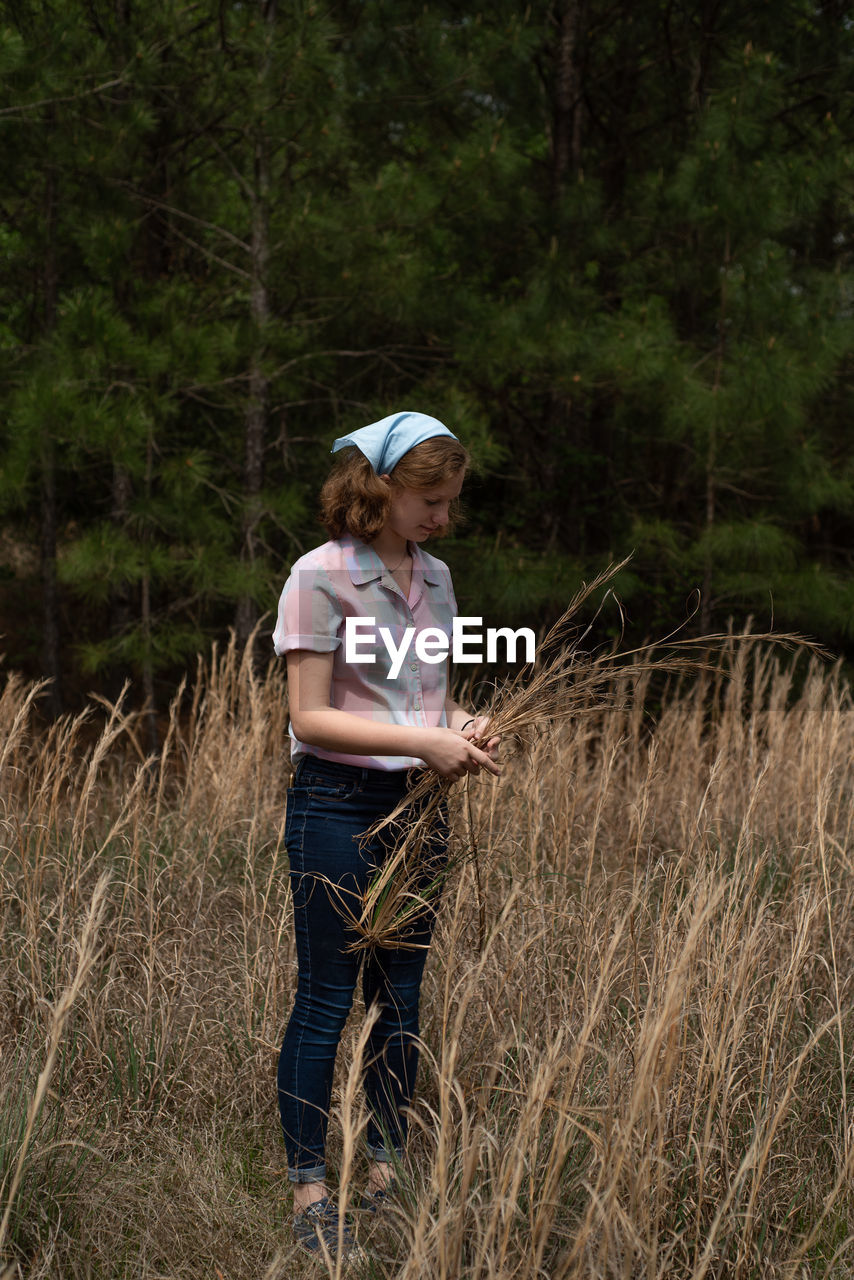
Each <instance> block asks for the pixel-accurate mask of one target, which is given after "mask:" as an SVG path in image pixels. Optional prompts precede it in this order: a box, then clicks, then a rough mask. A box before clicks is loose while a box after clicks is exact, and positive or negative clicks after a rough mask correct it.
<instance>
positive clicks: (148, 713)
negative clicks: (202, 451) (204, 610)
mask: <svg viewBox="0 0 854 1280" xmlns="http://www.w3.org/2000/svg"><path fill="white" fill-rule="evenodd" d="M153 469H154V442H153V440H152V438H151V435H150V434H149V437H148V447H147V450H146V458H145V498H146V505H148V504H150V502H151V480H152V472H153ZM150 540H151V535H150V533H149V532H148V531H146V534H145V542H146V551H147V550H148V543H149V542H150ZM139 609H140V615H141V622H142V641H143V658H142V693H143V697H144V699H145V730H146V739H147V746H148V750H149V751H150V752H151V753H152V754H154V753H156V752H157V751H159V749H160V734H159V733H158V731H157V703H156V699H155V693H154V655H153V652H152V644H151V636H152V626H151V573H150V570H149V567H148V565H147V564H146V567H145V570H144V572H143V575H142V584H141V587H140V601H139Z"/></svg>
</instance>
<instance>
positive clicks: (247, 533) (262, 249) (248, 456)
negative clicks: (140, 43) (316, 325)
mask: <svg viewBox="0 0 854 1280" xmlns="http://www.w3.org/2000/svg"><path fill="white" fill-rule="evenodd" d="M260 7H261V12H262V15H263V18H264V22H265V24H266V26H267V29H268V31H270V33H271V34H272V28H273V26H274V25H275V22H276V0H268V2H267V3H265V0H260ZM269 48H270V46H269V45H268V46H267V52H265V54H264V58H263V62H262V65H261V79H262V83H263V85H264V86H266V84H267V82H268V81H269V78H270V75H271V73H272V69H273V68H272V61H271V57H270V53H269ZM253 179H254V180H253V184H252V199H251V244H252V261H251V267H250V270H251V275H252V284H251V289H250V297H249V307H250V316H251V319H252V333H253V343H254V345H253V350H252V356H251V359H250V364H249V400H248V403H247V406H246V418H245V424H244V467H243V498H244V508H243V528H242V541H241V548H240V559H241V561H242V562H243V564H244V565H245V566H246V568H247V570H251V568H252V566H253V565H254V563H255V559H256V556H257V553H258V524H259V522H260V519H261V490H262V488H263V484H264V448H265V444H266V437H267V418H268V413H269V402H270V384H269V379H268V377H267V374H266V372H265V357H266V331H267V325H268V322H269V318H270V299H269V294H268V275H269V267H270V205H269V199H270V168H269V157H268V154H267V139H266V137H265V135H264V132H263V122H261V123H259V125H258V127H257V133H256V136H255V155H254V175H253ZM257 618H258V610H257V607H256V605H255V601H254V600H253V598H252V596H251V595H250V594H249V592H246V593H245V594H244V595H242V596H241V597H240V599H239V600H238V602H237V615H236V619H235V630H236V632H237V638H238V641H239V643H240V644H246V642H247V640H248V639H249V635H250V633H251V631H252V628H253V627H254V625H255V623H256V621H257Z"/></svg>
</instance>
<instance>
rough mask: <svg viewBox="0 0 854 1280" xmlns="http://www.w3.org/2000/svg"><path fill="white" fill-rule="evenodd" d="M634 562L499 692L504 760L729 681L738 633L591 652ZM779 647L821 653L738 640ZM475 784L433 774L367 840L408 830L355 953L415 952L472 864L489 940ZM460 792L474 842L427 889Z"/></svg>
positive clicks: (585, 600)
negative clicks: (703, 683) (677, 693)
mask: <svg viewBox="0 0 854 1280" xmlns="http://www.w3.org/2000/svg"><path fill="white" fill-rule="evenodd" d="M627 563H628V561H627V560H624V561H622V562H621V563H619V564H615V565H611V566H609V568H608V569H606V570H604V571H603V572H602V573H600V574H599V575H598V576H597V577H596V578H594V579H593V581H592V582H590V583H584V584H582V586H581V587H580V588H579V590H578V591H577V592H576V594H575V596H574V597H573V599H572V600H571V602H570V604H569V606H568V608H567V609H566V610H565V612H564V613H563V614H562V616H561V617H560V618H559V619H558V620H557V622H556V623H555V624H554V626H552V627H551V628H550V630H549V631H548V632H547V634H546V635H545V637H544V639H543V640H542V642H541V644H540V653H541V659H540V663H539V666H536V667H529V666H525V667H523V668H521V669H520V671H519V672H518V673H517V674H516V676H515V677H514V678H513V679H511V680H509V681H507V682H506V683H505V684H504V685H503V686H501V687H500V688H499V689H498V690H497V692H496V695H495V697H494V698H493V699H492V701H491V702H490V703H489V705H488V706H487V707H485V708H484V709H483V710H482V712H481V714H482V715H484V716H486V717H487V718H488V720H489V730H488V737H494V736H499V737H500V738H501V740H502V746H503V758H504V759H506V758H507V756H508V755H518V754H520V753H523V754H527V755H528V756H529V757H530V754H531V751H532V748H533V746H534V743H535V742H536V741H537V740H538V739H539V738H541V737H542V735H543V734H544V733H545V732H546V731H547V730H549V729H550V728H551V727H553V726H554V725H556V724H559V723H561V722H564V721H571V722H572V724H573V727H574V730H575V731H576V732H578V731H581V732H583V725H584V722H585V721H587V720H590V719H598V718H601V716H602V715H603V713H605V712H608V711H611V712H614V711H617V710H620V709H622V708H624V707H625V706H626V704H627V701H628V700H629V699H630V698H631V697H632V690H634V689H636V688H637V687H638V686H642V687H643V688H646V687H647V686H648V684H649V682H650V680H651V679H652V678H653V677H655V678H658V679H660V678H661V677H670V678H674V677H675V678H677V679H678V678H681V677H683V676H686V675H693V676H698V675H701V674H713V675H715V676H717V677H721V676H722V675H723V674H724V668H723V666H722V664H721V661H720V658H721V655H722V654H729V653H730V651H731V649H732V645H733V636H732V635H731V634H729V633H719V634H714V635H707V636H700V637H693V638H684V637H681V636H680V635H679V634H678V633H676V634H673V635H670V636H668V637H666V638H665V639H664V640H663V641H659V642H656V643H655V644H647V645H644V646H642V647H640V648H636V649H631V650H620V649H615V648H614V647H613V646H608V647H606V648H602V649H600V650H599V651H598V652H597V651H592V652H591V651H589V650H587V649H585V648H584V647H583V646H584V642H585V640H586V639H587V637H588V636H589V635H590V632H591V631H592V629H593V626H594V624H595V621H596V618H598V616H599V614H600V613H601V611H602V609H603V607H604V604H605V601H607V599H608V597H609V596H610V590H609V591H608V593H607V594H606V596H605V600H603V601H602V603H600V604H599V606H598V609H597V611H596V616H595V618H594V621H593V622H591V623H589V624H588V625H587V626H586V627H585V628H584V629H583V630H582V626H581V623H580V621H579V617H580V615H581V613H582V611H583V610H584V608H585V607H586V606H587V605H588V604H589V603H590V601H591V599H593V598H594V597H595V596H596V595H597V593H598V592H600V591H601V590H602V588H603V587H606V586H607V584H608V583H609V582H611V581H612V580H613V579H614V578H615V577H616V576H617V574H618V573H619V572H620V570H621V569H623V568H624V567H625V565H626V564H627ZM769 643H773V644H775V645H777V646H779V647H780V648H781V649H791V648H793V647H797V648H801V649H807V650H811V651H814V652H815V651H816V646H815V645H813V644H811V643H810V642H808V641H806V640H804V639H803V637H799V636H795V635H783V634H777V635H767V634H756V633H750V634H744V635H742V636H740V637H739V638H738V644H739V646H740V649H741V651H742V652H744V653H746V652H748V651H751V650H755V648H756V646H760V645H768V644H769ZM640 701H641V700H639V699H635V705H640ZM486 741H487V738H483V739H481V740H480V741H478V743H477V745H478V746H485V744H486ZM471 786H472V779H471V775H469V776H468V777H466V779H465V780H464V782H463V784H462V787H460V786H459V785H458V783H456V782H454V781H450V780H448V779H446V778H441V777H440V776H439V775H437V774H435V773H434V772H433V771H432V770H425V772H424V775H423V776H422V777H421V778H420V779H419V780H418V781H417V782H416V783H415V785H414V786H413V787H412V789H411V790H410V792H409V793H408V794H407V795H406V796H405V797H404V799H403V800H402V801H401V803H400V804H399V805H398V806H397V808H396V809H395V810H394V812H393V813H391V814H390V815H389V816H388V818H386V819H384V820H383V821H381V822H379V823H377V824H376V825H375V826H374V827H373V828H371V830H370V831H369V832H368V833H367V834H366V839H370V838H372V837H373V836H375V835H377V834H379V833H380V832H382V831H384V830H386V829H387V828H389V827H393V828H394V831H395V835H396V837H397V833H398V832H400V833H401V835H400V836H399V838H396V840H395V849H394V852H393V854H392V855H391V856H390V857H389V858H388V859H386V861H385V862H384V863H383V865H382V866H381V867H380V868H379V870H378V871H377V874H376V875H375V877H374V878H373V879H372V881H371V883H370V884H369V886H368V888H367V890H366V892H365V894H364V896H363V898H362V901H361V904H360V907H359V910H358V911H354V910H353V909H352V908H351V907H349V906H348V905H347V904H343V903H342V905H341V910H342V912H343V913H344V914H345V915H346V917H347V920H348V924H349V926H350V928H351V930H352V932H353V934H354V935H355V941H354V943H353V949H354V950H365V949H368V948H370V947H395V946H397V947H401V946H403V947H405V946H407V945H410V944H408V943H407V940H406V939H407V934H408V933H409V932H410V930H411V926H412V923H413V920H414V919H415V918H417V917H418V915H419V914H421V913H422V912H423V911H424V910H425V909H427V908H428V907H429V906H430V904H431V903H434V902H435V901H436V899H437V898H438V897H439V896H440V894H441V893H442V890H443V887H444V884H445V881H446V879H447V875H448V874H450V872H451V871H453V870H454V869H455V868H456V867H458V866H459V864H460V863H461V862H466V861H469V862H471V863H472V865H473V867H474V874H475V879H476V887H477V897H478V904H479V909H478V919H479V929H480V937H481V943H482V942H483V937H484V927H485V920H484V913H483V895H482V886H481V865H480V858H479V847H478V841H477V835H476V830H475V826H474V824H473V822H472V812H471ZM460 793H462V796H463V802H462V803H463V812H464V815H465V819H466V826H467V834H466V838H465V839H464V840H462V841H460V842H458V843H457V846H456V851H455V854H454V855H453V856H452V857H451V859H450V861H449V864H448V867H447V870H446V871H445V872H444V873H442V874H439V875H435V874H431V875H429V876H428V877H427V879H426V882H425V876H424V872H423V862H424V851H425V849H426V848H427V846H428V843H429V836H430V829H431V826H432V825H433V824H434V823H435V821H436V818H437V815H438V813H439V811H440V809H444V808H445V807H446V806H447V804H448V801H449V799H450V798H451V797H452V796H454V795H457V796H458V795H459V794H460ZM416 807H417V812H418V815H419V816H418V818H417V820H411V821H410V822H408V823H407V821H406V817H407V814H408V813H409V814H411V813H412V812H413V811H415V809H416ZM458 825H459V824H458Z"/></svg>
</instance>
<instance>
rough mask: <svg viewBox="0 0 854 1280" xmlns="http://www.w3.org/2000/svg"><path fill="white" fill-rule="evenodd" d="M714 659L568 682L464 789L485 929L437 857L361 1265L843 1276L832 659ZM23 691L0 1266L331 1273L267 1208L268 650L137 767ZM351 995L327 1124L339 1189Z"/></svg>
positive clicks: (284, 916)
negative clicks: (379, 1189)
mask: <svg viewBox="0 0 854 1280" xmlns="http://www.w3.org/2000/svg"><path fill="white" fill-rule="evenodd" d="M724 656H725V662H724V666H725V667H726V669H727V679H726V680H723V679H720V680H718V679H717V677H716V676H715V675H714V674H708V675H707V676H706V677H701V678H700V680H698V681H685V682H684V683H683V685H682V686H681V687H675V686H674V687H673V688H671V689H670V691H669V692H665V693H664V694H663V695H662V694H661V691H658V692H657V694H656V703H655V718H654V719H653V718H652V717H651V716H650V714H649V705H648V703H645V701H644V681H643V679H638V680H636V681H632V682H630V683H629V684H628V685H625V686H623V691H622V693H621V695H620V696H614V697H613V698H610V699H608V700H603V699H601V698H599V699H593V698H591V703H590V708H589V712H585V714H584V715H583V716H582V717H581V718H580V719H578V720H576V721H556V722H554V723H552V724H550V725H548V726H546V727H545V728H544V729H543V730H542V731H541V732H539V733H538V734H536V735H534V736H533V738H532V740H531V742H530V743H529V745H528V748H527V749H526V750H525V751H523V752H520V753H519V754H518V755H517V756H516V757H515V759H513V760H512V761H511V762H510V763H509V764H508V766H507V768H506V771H505V773H504V776H503V777H502V779H501V780H500V782H491V781H487V782H486V783H485V785H479V786H475V787H472V788H470V793H469V803H470V808H471V823H472V827H473V829H474V831H475V833H476V838H477V841H478V844H479V847H480V848H482V849H483V850H484V851H485V854H486V856H487V857H488V866H489V874H488V876H486V877H485V878H484V885H483V894H484V899H485V908H486V918H487V920H488V921H489V922H490V923H489V927H488V929H487V931H486V936H485V939H484V944H483V946H482V947H481V946H480V945H479V939H478V928H477V919H476V914H475V913H473V911H472V907H471V902H472V895H473V893H474V868H473V866H472V865H470V864H467V865H463V866H462V867H461V868H460V870H459V874H458V875H457V877H456V879H455V881H454V882H453V883H452V884H450V885H448V886H447V887H446V893H447V903H446V907H445V909H444V911H443V912H442V915H441V917H440V919H439V922H438V925H437V933H436V941H435V944H434V947H433V949H432V951H431V954H430V956H429V958H428V965H427V971H426V975H425V981H424V990H423V999H422V1038H423V1042H424V1051H423V1054H422V1064H423V1065H422V1070H421V1076H420V1082H419V1089H418V1096H417V1101H416V1104H415V1107H414V1109H413V1113H412V1125H411V1131H412V1140H411V1144H410V1149H409V1151H408V1153H407V1158H406V1161H405V1164H404V1165H403V1167H402V1168H401V1170H400V1177H401V1181H402V1185H403V1191H402V1194H401V1198H400V1204H399V1208H398V1210H397V1211H396V1212H395V1214H394V1215H393V1216H392V1217H391V1218H390V1219H389V1221H388V1223H387V1224H386V1225H384V1224H383V1223H382V1222H377V1223H376V1224H369V1223H362V1224H360V1238H361V1240H362V1243H363V1246H364V1248H365V1250H366V1254H367V1257H366V1260H365V1262H364V1263H363V1264H361V1265H360V1266H359V1267H358V1268H356V1269H354V1270H353V1272H352V1273H351V1274H353V1275H354V1276H355V1277H356V1280H438V1278H439V1277H444V1278H445V1280H462V1278H463V1277H465V1280H544V1278H546V1277H547V1278H548V1280H613V1278H614V1277H626V1278H627V1280H711V1277H720V1278H721V1280H802V1278H803V1277H807V1276H808V1277H811V1278H812V1277H827V1278H828V1280H831V1278H838V1280H842V1278H843V1277H847V1276H849V1275H850V1274H851V1270H852V1250H851V1245H852V1235H854V1232H852V1223H854V1168H852V1161H854V1156H852V1150H854V1114H853V1113H852V1098H851V1094H852V1081H851V1068H850V1063H851V1044H852V1034H854V1019H852V1013H851V1008H852V1005H851V983H852V977H851V975H852V974H854V858H852V848H854V704H852V697H851V693H850V691H849V689H848V686H847V684H846V683H845V682H844V681H843V680H842V679H841V677H840V674H839V672H838V671H835V670H824V669H820V668H819V666H818V665H817V664H814V663H813V664H810V663H807V662H803V661H802V662H801V663H800V665H799V666H795V667H794V669H793V668H792V666H791V665H789V666H787V667H785V668H784V667H783V666H782V665H781V662H780V660H779V657H778V655H776V654H775V653H774V652H773V651H770V650H763V649H759V648H756V647H755V646H751V647H750V649H749V650H748V649H747V648H745V647H744V646H743V645H741V644H740V643H738V642H737V641H735V640H733V641H732V642H731V644H730V648H729V650H728V652H727V653H726V654H725V655H724ZM650 678H652V677H650ZM704 679H705V687H703V680H704ZM30 695H31V691H30V690H28V689H25V688H23V687H22V686H20V685H16V684H15V682H14V681H9V682H7V686H6V688H5V689H4V691H3V692H2V694H0V723H2V725H3V726H4V728H5V732H6V738H5V741H4V743H3V747H2V760H3V766H2V768H3V772H2V774H0V1221H4V1222H5V1227H4V1230H5V1237H4V1239H3V1243H2V1248H3V1253H2V1255H0V1276H3V1277H4V1280H7V1277H9V1278H11V1277H14V1280H48V1278H49V1280H83V1278H84V1277H85V1278H86V1280H120V1278H121V1280H125V1278H127V1280H130V1277H134V1280H165V1277H175V1278H177V1277H181V1280H211V1277H218V1276H222V1277H228V1280H244V1278H245V1280H250V1278H251V1280H257V1277H258V1276H259V1275H261V1276H264V1277H265V1280H284V1278H285V1277H288V1280H300V1278H301V1277H304V1276H305V1277H308V1276H310V1275H311V1276H315V1277H316V1276H317V1275H318V1274H323V1275H328V1276H330V1277H332V1276H335V1275H336V1269H335V1267H334V1265H330V1266H326V1265H325V1264H323V1263H321V1264H319V1265H315V1264H312V1263H310V1262H306V1261H305V1259H303V1258H302V1257H301V1256H300V1255H299V1254H298V1253H297V1251H296V1249H295V1246H294V1245H293V1243H292V1241H291V1239H290V1235H289V1231H288V1226H287V1211H288V1207H289V1201H288V1198H287V1191H286V1184H285V1179H284V1164H285V1159H284V1152H283V1149H282V1144H281V1138H280V1134H279V1131H278V1117H277V1115H276V1105H275V1063H276V1053H277V1049H278V1043H279V1039H280V1036H281V1033H282V1030H283V1027H284V1021H285V1018H286V1014H287V1009H288V1006H289V1004H290V1001H291V998H292V992H293V987H294V982H295V973H296V966H295V961H294V956H293V952H292V943H291V914H290V913H291V907H290V899H289V893H288V889H287V864H286V858H285V855H284V850H283V848H282V843H281V827H282V814H283V809H284V800H285V786H286V782H287V772H288V770H287V764H286V762H285V760H284V758H283V752H284V735H285V726H286V718H287V717H286V707H285V699H284V688H283V685H282V679H281V673H280V672H279V671H278V669H277V670H275V671H271V672H270V673H268V675H267V676H265V677H263V678H261V677H259V676H258V675H257V674H256V673H254V672H253V671H252V670H251V669H250V668H249V667H248V666H246V665H245V664H243V663H242V662H241V661H240V659H239V657H238V655H237V654H236V652H235V651H234V650H231V651H228V652H225V653H223V654H221V655H218V656H217V657H216V660H215V661H214V662H212V663H211V664H208V665H206V666H205V668H204V669H203V670H202V671H201V672H200V675H199V679H198V681H197V683H196V684H195V686H194V687H193V688H192V689H190V690H189V691H188V693H187V695H186V697H185V700H184V703H183V709H182V710H180V714H179V707H178V706H177V705H176V707H175V708H174V712H173V719H172V724H171V727H170V729H169V735H168V739H167V745H166V747H165V749H164V752H163V757H162V762H161V763H162V767H161V763H158V764H156V765H155V766H152V765H149V764H146V763H144V762H143V761H142V760H141V759H140V758H139V755H138V753H137V750H136V747H135V746H134V737H135V735H136V727H135V721H134V718H133V717H132V716H128V715H126V714H125V713H123V712H121V710H119V711H118V712H115V711H110V710H109V709H107V710H106V713H104V709H102V708H93V710H92V711H91V713H90V715H89V718H88V720H87V721H86V722H85V723H84V724H82V725H81V724H80V723H78V722H74V721H72V722H67V723H65V724H63V725H60V726H57V727H56V728H55V729H54V730H52V731H51V732H50V733H49V734H44V733H42V732H41V731H39V730H38V729H37V727H36V726H35V724H34V723H33V721H32V720H31V718H30V711H29V710H28V706H27V700H28V698H29V697H30ZM30 706H31V703H30ZM99 722H100V732H98V733H96V732H95V730H96V729H97V727H98V724H99ZM105 873H107V875H108V878H107V879H106V880H103V879H102V877H103V876H104V874H105ZM99 884H101V885H102V888H101V889H98V886H99ZM96 890H97V891H98V894H99V899H98V902H99V905H98V909H97V912H96V914H97V916H98V919H99V921H100V925H99V930H98V943H97V945H95V944H94V933H92V932H90V934H89V935H88V936H89V937H90V939H92V945H89V944H88V943H87V944H86V946H85V947H81V942H82V940H83V938H84V934H85V929H86V921H87V918H88V916H89V914H90V909H91V905H92V902H93V898H94V897H95V894H96ZM84 955H85V957H86V962H85V964H84V963H83V959H84ZM71 989H73V990H74V999H73V1003H72V1002H70V1001H66V1002H65V1003H64V1004H62V1003H61V998H62V994H63V992H67V991H69V990H71ZM60 1007H61V1008H62V1011H63V1019H64V1021H62V1023H61V1024H60V1023H57V1020H56V1014H57V1012H58V1010H59V1009H60ZM361 1026H362V1020H356V1021H355V1022H354V1026H353V1028H352V1030H351V1031H349V1032H348V1035H347V1038H346V1039H345V1042H344V1044H343V1045H342V1052H341V1055H340V1063H339V1074H338V1077H337V1080H336V1088H335V1095H334V1116H333V1122H332V1124H331V1125H330V1139H331V1143H330V1162H331V1165H332V1167H333V1169H335V1170H337V1171H338V1179H339V1185H338V1192H339V1195H340V1197H341V1198H342V1200H344V1201H346V1202H347V1203H349V1204H350V1205H352V1204H354V1203H356V1202H357V1201H358V1196H359V1194H360V1192H361V1190H362V1187H363V1185H364V1177H365V1173H366V1168H365V1163H364V1160H363V1157H362V1155H361V1153H360V1143H359V1137H360V1133H361V1130H362V1128H363V1125H364V1120H365V1117H364V1110H363V1106H362V1104H361V1102H360V1088H359V1075H360V1052H363V1045H364V1038H362V1040H361V1044H362V1049H360V1038H359V1032H360V1028H361ZM48 1066H51V1071H50V1072H49V1073H48V1074H45V1069H46V1067H48ZM40 1076H41V1081H40Z"/></svg>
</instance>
